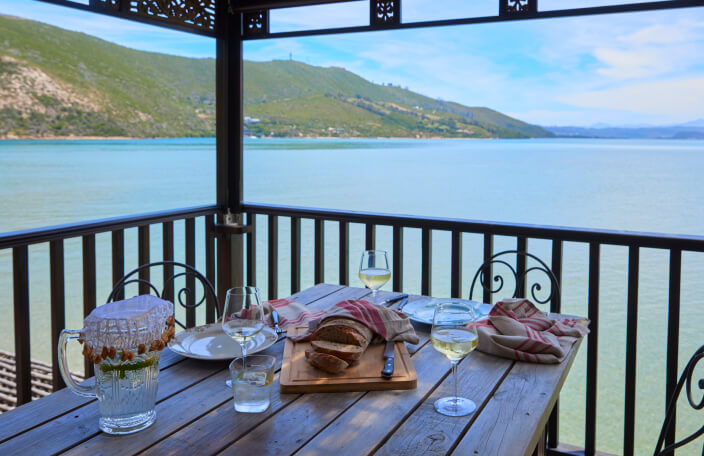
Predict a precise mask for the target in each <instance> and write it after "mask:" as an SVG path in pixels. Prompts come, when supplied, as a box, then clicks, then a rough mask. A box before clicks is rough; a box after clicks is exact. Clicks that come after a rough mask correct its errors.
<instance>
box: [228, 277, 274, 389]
mask: <svg viewBox="0 0 704 456" xmlns="http://www.w3.org/2000/svg"><path fill="white" fill-rule="evenodd" d="M263 327H264V308H263V307H262V304H261V299H260V298H259V288H256V287H235V288H231V289H229V290H227V297H226V298H225V307H224V309H223V313H222V330H223V331H225V334H227V335H228V336H230V337H232V338H233V339H235V340H236V341H237V343H239V344H240V347H241V348H242V358H243V360H244V361H243V362H244V365H246V361H247V340H248V339H249V338H251V337H253V336H255V335H256V334H257V333H258V332H259V331H261V330H262V328H263ZM225 383H226V384H227V386H230V387H231V386H232V381H231V380H227V381H226V382H225Z"/></svg>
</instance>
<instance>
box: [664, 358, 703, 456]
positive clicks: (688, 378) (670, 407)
mask: <svg viewBox="0 0 704 456" xmlns="http://www.w3.org/2000/svg"><path fill="white" fill-rule="evenodd" d="M702 358H704V345H702V346H701V347H699V349H698V350H697V351H696V352H694V355H692V357H691V358H690V359H689V362H688V363H687V366H686V367H685V368H684V371H682V375H681V376H680V379H679V381H678V382H677V387H676V388H675V392H674V393H673V394H672V397H671V398H670V400H669V402H668V403H667V413H665V421H664V422H663V424H662V429H661V430H660V436H659V437H658V443H657V445H656V446H655V453H653V454H654V456H665V455H670V454H674V452H675V449H677V448H679V447H681V446H684V445H686V444H688V443H689V442H691V441H693V440H696V439H697V438H698V437H699V436H701V435H704V426H702V427H700V428H699V430H697V431H695V432H694V433H693V434H691V435H690V436H689V437H685V438H683V439H682V440H680V441H679V442H675V443H672V444H670V445H667V446H665V439H666V438H667V435H668V433H670V432H671V431H672V424H673V423H672V421H673V420H674V418H675V414H676V412H677V399H678V398H679V396H680V393H681V392H682V387H684V385H685V384H686V385H687V402H689V405H690V406H691V407H692V408H693V409H694V410H701V409H702V408H704V393H703V394H702V398H701V400H700V401H699V402H695V401H694V398H693V397H692V376H693V375H694V368H695V367H696V365H697V363H698V362H699V360H700V359H702ZM697 386H698V387H699V389H700V390H703V391H704V378H700V379H699V380H698V381H697ZM663 446H665V447H664V448H663ZM702 455H703V456H704V445H703V446H702Z"/></svg>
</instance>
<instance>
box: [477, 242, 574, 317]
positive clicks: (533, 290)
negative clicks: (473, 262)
mask: <svg viewBox="0 0 704 456" xmlns="http://www.w3.org/2000/svg"><path fill="white" fill-rule="evenodd" d="M513 255H515V256H516V259H518V257H520V256H524V257H526V258H530V259H532V260H535V261H536V263H537V265H536V266H531V267H529V268H527V269H526V270H525V271H519V270H517V268H514V267H513V265H512V264H510V263H509V262H508V258H509V257H511V256H513ZM496 265H501V266H502V269H503V268H505V269H506V271H501V272H500V273H497V274H496V275H494V276H493V282H496V287H495V288H492V283H491V282H492V277H490V276H491V275H493V272H492V270H493V267H494V266H496ZM508 272H510V274H511V275H513V279H514V282H515V286H514V289H513V294H512V297H513V298H525V297H527V296H519V293H521V294H522V289H523V288H524V287H523V286H522V284H524V283H525V282H526V279H527V278H528V274H529V273H531V272H538V273H541V274H544V275H545V277H546V278H547V279H548V280H549V282H550V289H549V290H548V291H549V293H548V294H547V297H546V298H544V299H540V298H539V297H538V295H537V292H539V291H541V290H542V289H543V287H542V285H541V284H540V282H538V281H536V282H534V283H533V284H531V285H530V295H531V296H530V297H531V298H532V299H533V301H534V302H536V303H538V304H546V303H548V302H550V301H552V300H553V299H555V298H558V299H559V297H560V284H559V282H558V281H557V277H555V274H554V273H553V272H552V271H551V270H550V268H549V267H548V265H547V264H545V262H544V261H543V260H541V259H540V258H538V257H537V256H535V255H533V254H531V253H528V252H523V251H520V250H504V251H503V252H499V253H496V254H494V255H493V256H492V257H491V258H489V259H488V260H486V261H485V262H484V263H483V264H482V265H481V266H480V267H479V269H477V272H476V273H475V274H474V278H473V279H472V284H471V286H470V288H469V299H470V300H471V299H472V297H473V295H474V287H475V285H476V284H477V281H479V285H481V287H482V289H484V290H488V292H489V294H492V295H493V294H496V293H498V292H500V291H501V290H502V289H503V288H504V285H505V283H506V281H505V280H504V275H505V274H507V273H508ZM508 277H510V276H508Z"/></svg>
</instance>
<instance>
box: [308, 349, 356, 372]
mask: <svg viewBox="0 0 704 456" xmlns="http://www.w3.org/2000/svg"><path fill="white" fill-rule="evenodd" d="M306 359H307V360H308V362H309V363H310V364H311V365H312V366H313V367H317V368H318V369H320V370H324V371H325V372H327V373H330V374H339V373H340V372H342V371H343V370H345V369H347V367H348V366H349V363H348V362H347V361H345V360H343V359H340V358H338V357H337V356H333V355H328V354H327V353H319V352H316V351H313V350H306Z"/></svg>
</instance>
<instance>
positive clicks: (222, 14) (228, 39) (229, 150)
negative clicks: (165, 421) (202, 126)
mask: <svg viewBox="0 0 704 456" xmlns="http://www.w3.org/2000/svg"><path fill="white" fill-rule="evenodd" d="M216 18H217V23H216V29H217V34H218V38H217V44H216V46H217V59H216V64H215V65H216V68H215V78H216V85H215V97H216V149H217V173H216V193H217V195H216V197H217V198H216V199H217V204H218V206H220V208H221V212H220V213H219V214H218V223H225V224H241V222H242V215H241V212H242V198H243V196H242V153H243V144H242V134H243V124H242V112H243V111H242V78H243V72H242V69H243V64H244V63H243V60H242V36H241V24H242V15H241V14H240V13H231V12H230V11H228V2H218V3H217V13H216ZM243 236H244V235H243V234H229V233H223V234H222V236H220V237H219V238H218V255H217V258H218V268H217V270H218V287H217V288H218V296H219V299H220V301H221V302H222V301H223V300H224V299H225V294H224V291H225V290H227V289H228V288H230V287H233V286H241V285H243V284H244V239H243Z"/></svg>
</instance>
